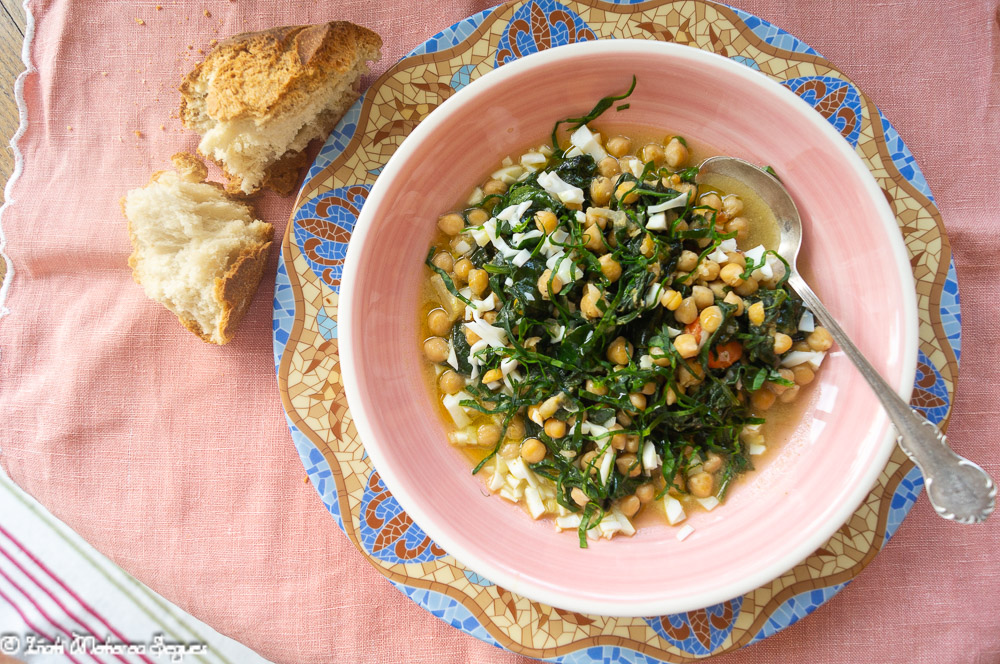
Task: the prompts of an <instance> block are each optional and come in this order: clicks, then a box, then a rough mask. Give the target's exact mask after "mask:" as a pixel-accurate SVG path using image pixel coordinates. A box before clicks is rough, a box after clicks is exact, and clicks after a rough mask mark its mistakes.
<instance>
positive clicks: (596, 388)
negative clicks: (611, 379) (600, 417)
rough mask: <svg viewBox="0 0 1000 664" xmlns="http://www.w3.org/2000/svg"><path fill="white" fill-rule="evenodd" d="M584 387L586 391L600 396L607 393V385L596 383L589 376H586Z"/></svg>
mask: <svg viewBox="0 0 1000 664" xmlns="http://www.w3.org/2000/svg"><path fill="white" fill-rule="evenodd" d="M584 389H586V390H587V391H588V392H591V393H593V394H596V395H597V396H601V397H603V396H604V395H606V394H607V393H608V386H607V385H598V384H597V383H595V382H594V381H593V380H591V379H590V378H588V379H587V382H586V383H584Z"/></svg>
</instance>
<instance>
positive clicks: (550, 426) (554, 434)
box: [543, 417, 566, 438]
mask: <svg viewBox="0 0 1000 664" xmlns="http://www.w3.org/2000/svg"><path fill="white" fill-rule="evenodd" d="M543 428H544V429H545V435H546V436H548V437H549V438H562V437H563V436H565V435H566V423H565V422H563V421H562V420H557V419H555V418H551V417H550V418H549V419H547V420H545V426H544V427H543Z"/></svg>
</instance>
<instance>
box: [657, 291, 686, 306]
mask: <svg viewBox="0 0 1000 664" xmlns="http://www.w3.org/2000/svg"><path fill="white" fill-rule="evenodd" d="M683 301H684V298H683V297H682V296H681V294H680V293H678V292H677V291H675V290H674V289H672V288H668V289H667V290H665V291H664V292H663V295H661V296H660V304H662V305H663V307H664V308H665V309H666V310H667V311H677V307H679V306H681V302H683Z"/></svg>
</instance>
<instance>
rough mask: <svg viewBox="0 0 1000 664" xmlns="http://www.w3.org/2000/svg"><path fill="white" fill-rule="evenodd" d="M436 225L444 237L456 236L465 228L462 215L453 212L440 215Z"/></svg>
mask: <svg viewBox="0 0 1000 664" xmlns="http://www.w3.org/2000/svg"><path fill="white" fill-rule="evenodd" d="M437 223H438V228H440V229H441V232H442V233H444V234H445V235H458V234H459V233H461V232H462V229H463V228H465V219H462V215H460V214H457V213H455V212H450V213H448V214H444V215H441V216H440V217H438V222H437Z"/></svg>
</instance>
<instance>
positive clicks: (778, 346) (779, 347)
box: [774, 332, 792, 355]
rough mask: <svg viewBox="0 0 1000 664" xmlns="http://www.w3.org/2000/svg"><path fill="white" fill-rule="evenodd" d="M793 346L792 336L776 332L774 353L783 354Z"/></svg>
mask: <svg viewBox="0 0 1000 664" xmlns="http://www.w3.org/2000/svg"><path fill="white" fill-rule="evenodd" d="M791 347H792V338H791V337H790V336H788V335H787V334H783V333H781V332H775V333H774V354H775V355H782V354H784V353H787V352H788V349H790V348H791Z"/></svg>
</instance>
